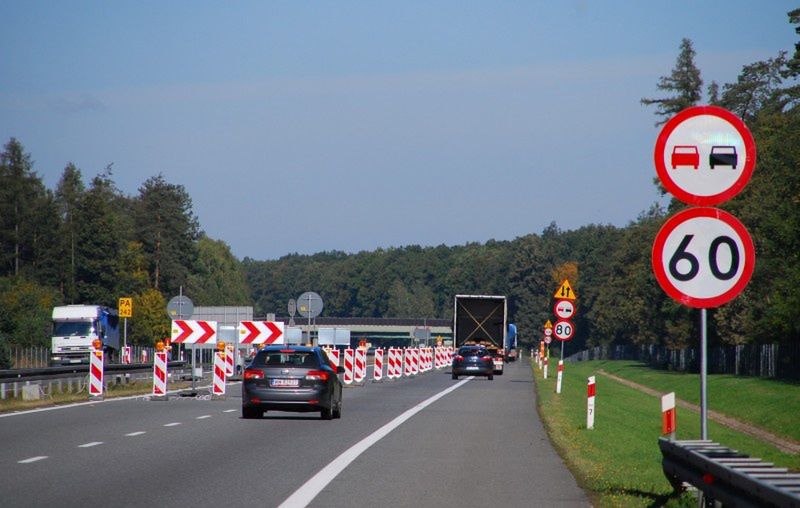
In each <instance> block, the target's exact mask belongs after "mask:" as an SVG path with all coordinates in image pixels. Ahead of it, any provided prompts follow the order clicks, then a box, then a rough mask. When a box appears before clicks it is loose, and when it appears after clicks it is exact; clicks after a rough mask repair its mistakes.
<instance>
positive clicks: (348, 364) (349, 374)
mask: <svg viewBox="0 0 800 508" xmlns="http://www.w3.org/2000/svg"><path fill="white" fill-rule="evenodd" d="M343 381H344V384H346V385H350V384H353V350H352V349H350V348H347V349H345V350H344V379H343Z"/></svg>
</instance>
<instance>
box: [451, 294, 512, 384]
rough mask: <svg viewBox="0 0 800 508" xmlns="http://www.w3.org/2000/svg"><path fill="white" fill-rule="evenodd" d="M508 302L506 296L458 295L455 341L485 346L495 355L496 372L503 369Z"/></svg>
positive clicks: (456, 298) (455, 342) (455, 303)
mask: <svg viewBox="0 0 800 508" xmlns="http://www.w3.org/2000/svg"><path fill="white" fill-rule="evenodd" d="M507 315H508V303H507V301H506V297H505V296H495V295H456V297H455V302H454V305H453V345H454V347H456V348H460V347H461V346H483V347H485V348H486V349H487V350H488V351H489V354H490V355H491V356H492V358H493V359H494V373H495V374H498V375H500V374H502V373H503V363H504V359H505V349H504V346H505V343H506V331H507V326H508V323H507Z"/></svg>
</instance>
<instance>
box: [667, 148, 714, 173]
mask: <svg viewBox="0 0 800 508" xmlns="http://www.w3.org/2000/svg"><path fill="white" fill-rule="evenodd" d="M670 163H671V164H672V169H675V168H677V167H678V166H692V167H693V168H694V169H697V168H698V167H699V166H700V152H699V151H698V150H697V147H696V146H691V145H675V147H674V148H673V149H672V158H671V160H670ZM712 167H713V166H712Z"/></svg>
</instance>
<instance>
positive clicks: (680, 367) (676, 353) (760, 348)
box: [566, 344, 800, 381]
mask: <svg viewBox="0 0 800 508" xmlns="http://www.w3.org/2000/svg"><path fill="white" fill-rule="evenodd" d="M589 360H635V361H639V362H642V363H646V364H648V365H651V366H653V367H657V368H661V369H667V370H675V371H680V372H700V353H699V350H698V349H696V348H686V349H668V348H667V347H665V346H655V345H641V346H634V345H609V346H597V347H594V348H591V349H585V350H583V351H581V352H579V353H575V354H573V355H571V356H569V357H568V358H566V361H568V362H581V361H589ZM708 372H709V374H733V375H736V376H756V377H764V378H772V379H786V380H795V381H796V380H800V344H744V345H738V346H717V347H709V348H708Z"/></svg>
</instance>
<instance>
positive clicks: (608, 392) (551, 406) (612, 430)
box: [534, 362, 800, 506]
mask: <svg viewBox="0 0 800 508" xmlns="http://www.w3.org/2000/svg"><path fill="white" fill-rule="evenodd" d="M606 363H607V362H582V363H577V364H567V365H566V366H565V371H564V383H563V389H562V393H561V394H560V395H557V394H556V393H555V383H556V381H555V376H554V375H551V376H550V378H549V379H547V380H543V379H542V376H541V371H539V370H538V369H534V377H535V379H536V390H537V394H538V404H539V412H540V414H541V417H542V419H543V421H544V423H545V426H546V427H547V429H548V433H549V434H550V438H551V441H552V442H553V443H554V445H555V446H556V448H557V449H558V450H559V452H560V453H561V455H562V457H563V458H564V460H565V462H566V463H567V465H568V466H569V468H570V470H571V471H572V472H573V474H575V476H576V478H577V479H578V481H579V483H580V484H581V486H582V487H583V488H584V489H585V490H586V491H587V492H588V493H589V495H590V496H592V498H593V501H594V502H595V504H597V505H599V506H653V505H655V506H662V505H667V506H692V505H693V503H696V501H695V500H694V499H693V497H692V496H691V495H689V494H684V495H683V496H681V497H680V498H671V497H670V494H671V493H672V488H671V487H670V485H669V483H668V482H667V480H666V478H665V477H664V474H663V472H662V469H661V452H660V451H659V448H658V437H659V435H660V433H661V404H660V400H659V399H658V398H657V397H653V396H650V395H646V394H644V393H641V392H639V391H637V390H634V389H632V388H628V387H626V386H624V385H622V384H620V383H618V382H616V381H613V380H611V379H609V378H606V377H602V376H599V375H597V370H598V368H599V367H600V366H601V364H603V368H605V369H606V370H608V368H607V367H608V365H606ZM553 374H554V373H553ZM591 375H595V376H596V377H597V385H596V386H597V399H596V417H595V428H594V429H593V430H587V429H586V378H587V377H588V376H591ZM699 434H700V423H699V416H698V415H697V414H696V413H689V412H687V411H681V410H680V409H679V410H678V438H679V439H698V438H699ZM709 435H710V436H711V437H712V438H713V439H714V440H715V441H718V442H720V443H722V444H724V445H726V446H730V447H732V448H736V449H738V450H740V451H742V452H744V453H748V454H750V455H752V456H756V457H761V458H764V459H765V460H769V461H772V462H775V463H776V464H779V465H783V466H787V467H791V468H793V469H799V468H800V456H792V455H787V454H784V453H781V452H779V451H778V450H776V449H775V448H774V447H772V446H771V445H768V444H766V443H762V442H760V441H757V440H755V439H753V438H751V437H749V436H745V435H743V434H739V433H737V432H734V431H731V430H729V429H727V428H725V427H722V426H720V425H717V424H715V423H713V422H709Z"/></svg>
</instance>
